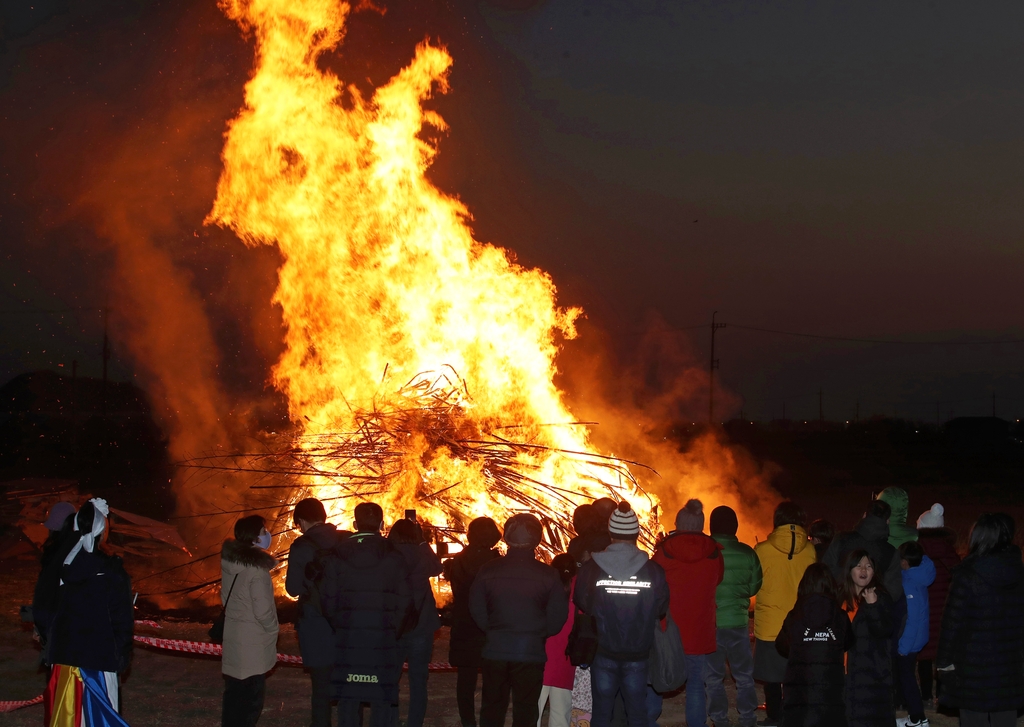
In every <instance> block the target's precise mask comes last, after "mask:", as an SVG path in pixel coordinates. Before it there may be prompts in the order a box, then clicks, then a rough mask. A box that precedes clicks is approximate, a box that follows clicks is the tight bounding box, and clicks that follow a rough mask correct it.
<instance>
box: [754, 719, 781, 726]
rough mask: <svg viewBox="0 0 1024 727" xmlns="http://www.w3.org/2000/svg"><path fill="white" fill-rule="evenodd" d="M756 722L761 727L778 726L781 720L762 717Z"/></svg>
mask: <svg viewBox="0 0 1024 727" xmlns="http://www.w3.org/2000/svg"><path fill="white" fill-rule="evenodd" d="M758 724H759V725H760V726H761V727H779V725H780V724H781V722H779V720H777V719H762V720H761V721H760V722H758Z"/></svg>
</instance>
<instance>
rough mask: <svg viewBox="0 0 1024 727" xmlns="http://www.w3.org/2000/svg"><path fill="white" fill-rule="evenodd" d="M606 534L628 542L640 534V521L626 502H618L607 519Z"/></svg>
mask: <svg viewBox="0 0 1024 727" xmlns="http://www.w3.org/2000/svg"><path fill="white" fill-rule="evenodd" d="M608 534H609V535H610V536H611V537H613V538H618V539H619V540H628V539H630V538H635V537H636V536H637V535H639V534H640V520H639V519H638V518H637V516H636V513H635V512H633V508H632V507H631V506H630V504H629V503H628V502H625V501H623V502H620V503H619V506H618V507H617V508H615V512H613V513H612V515H611V517H610V518H608Z"/></svg>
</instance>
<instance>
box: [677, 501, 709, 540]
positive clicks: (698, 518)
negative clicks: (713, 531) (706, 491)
mask: <svg viewBox="0 0 1024 727" xmlns="http://www.w3.org/2000/svg"><path fill="white" fill-rule="evenodd" d="M676 530H677V531H679V532H693V533H702V532H704V505H703V503H701V501H700V500H690V501H689V502H687V503H686V505H685V506H684V507H683V509H682V510H680V511H679V513H678V514H677V515H676Z"/></svg>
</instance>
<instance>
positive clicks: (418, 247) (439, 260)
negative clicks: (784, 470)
mask: <svg viewBox="0 0 1024 727" xmlns="http://www.w3.org/2000/svg"><path fill="white" fill-rule="evenodd" d="M222 8H223V9H224V10H225V12H226V13H227V14H228V15H229V17H231V18H232V19H234V20H236V21H237V22H239V24H240V25H241V26H242V27H243V28H244V29H246V30H247V31H251V32H253V33H254V35H255V37H256V42H257V60H256V67H255V70H254V73H253V76H252V78H251V79H250V81H249V82H248V84H247V85H246V89H245V108H244V109H243V110H242V111H241V113H240V114H239V116H238V117H237V118H236V119H234V121H232V122H231V124H230V128H229V131H228V134H227V141H226V144H225V147H224V152H223V160H224V172H223V175H222V176H221V179H220V183H219V185H218V189H217V199H216V202H215V203H214V207H213V210H212V212H211V213H210V215H209V218H208V221H209V222H214V223H217V224H220V225H223V226H226V227H230V228H231V229H233V230H234V231H235V232H236V233H237V234H238V235H239V236H240V237H241V238H242V240H243V241H245V243H246V244H249V245H260V244H276V245H277V246H278V247H279V248H280V250H281V253H282V256H283V259H284V263H283V265H282V267H281V269H280V272H279V277H280V280H279V287H278V289H277V293H276V295H275V299H274V300H275V302H276V303H277V304H279V305H280V306H281V308H282V311H283V317H284V321H285V323H286V325H287V334H286V352H285V353H284V354H283V355H282V358H281V360H280V361H279V362H278V364H277V365H276V367H275V368H274V371H273V382H274V384H275V386H277V387H278V388H279V389H280V390H281V391H282V392H284V393H285V394H286V396H287V398H288V402H289V408H290V414H291V417H292V420H293V421H294V422H296V423H297V424H298V425H299V426H300V427H301V429H302V436H300V437H298V438H297V441H299V442H303V441H313V440H315V438H317V437H322V436H325V435H330V434H331V433H332V432H350V431H352V428H353V427H354V425H355V422H356V419H355V415H354V413H353V412H354V411H360V410H364V411H365V410H367V409H371V408H373V407H374V406H375V404H376V402H378V401H379V400H380V399H381V398H382V397H383V398H388V397H393V396H395V395H396V392H398V390H399V389H401V388H402V387H403V386H404V385H405V384H406V383H407V382H409V381H413V380H416V379H417V377H421V375H422V374H423V372H428V371H440V370H441V369H442V368H444V367H448V368H450V369H452V370H454V371H456V372H458V374H459V375H460V376H462V377H464V380H465V381H466V382H467V388H466V391H465V395H464V396H463V397H462V399H461V401H460V402H459V405H460V408H461V410H462V411H464V412H465V413H466V415H467V416H468V417H469V418H470V419H471V420H472V421H473V422H474V424H475V425H476V428H477V429H478V430H479V431H481V432H492V431H495V430H496V429H497V428H499V427H502V426H507V425H515V426H516V427H517V431H518V432H519V436H520V437H521V438H522V439H521V441H529V442H532V443H536V444H540V445H543V446H546V447H550V448H553V449H560V450H571V451H577V452H595V451H596V450H594V449H593V447H592V446H591V445H590V443H589V437H588V434H587V433H586V431H585V430H583V429H581V428H580V427H568V426H550V425H552V424H561V423H568V422H572V421H573V420H574V417H573V415H572V414H571V412H570V411H569V409H568V407H567V405H566V402H565V401H564V397H563V394H562V393H561V392H560V391H559V390H558V388H557V387H556V386H555V384H554V381H553V379H554V375H555V372H556V367H555V356H556V354H557V352H558V349H559V345H558V341H559V339H560V338H563V339H571V338H573V337H574V336H575V335H576V332H575V327H574V321H575V320H576V318H577V317H578V316H579V315H580V310H578V309H575V308H569V309H564V308H560V307H559V306H558V305H557V304H556V301H555V286H554V284H553V282H552V280H551V278H550V277H549V276H548V275H547V274H546V273H544V272H542V271H540V270H528V269H525V268H522V267H520V266H519V265H517V264H515V263H514V262H512V261H511V260H510V259H509V256H508V255H507V254H506V252H505V251H504V250H502V249H501V248H498V247H495V246H493V245H489V244H483V243H480V242H477V241H476V240H474V239H473V236H472V232H471V230H470V228H469V224H468V222H469V219H470V215H469V212H468V211H467V209H466V208H465V207H464V206H463V205H462V203H461V202H459V201H458V200H457V199H455V198H454V197H452V196H449V195H446V194H444V193H443V192H441V191H440V190H438V189H437V188H436V187H434V186H433V185H432V184H431V183H430V182H429V181H428V180H427V178H426V176H425V173H426V170H427V168H428V167H429V165H430V163H431V161H432V159H433V157H434V155H435V153H436V149H435V148H434V147H432V146H431V145H430V144H429V143H427V142H425V141H424V140H423V139H422V138H421V137H420V134H421V132H422V131H423V129H424V127H425V126H427V125H429V126H432V127H434V128H436V129H439V130H444V129H445V128H446V126H445V123H444V121H443V119H441V118H440V116H438V115H437V114H436V113H434V112H432V111H429V110H425V109H424V108H423V102H424V101H426V100H427V99H429V98H430V96H431V94H432V93H433V91H434V90H435V89H437V90H440V91H442V92H444V91H446V90H447V81H446V76H447V73H448V70H449V68H450V66H451V63H452V59H451V57H450V56H449V55H448V53H447V52H446V50H445V49H444V48H440V47H437V46H434V45H431V44H429V43H426V42H424V43H421V44H420V45H419V46H418V47H417V48H416V54H415V57H414V58H413V60H412V61H411V62H410V63H409V65H408V66H407V67H405V68H404V69H402V70H401V71H400V72H399V73H398V74H397V75H396V76H395V77H394V78H392V79H391V80H390V81H389V82H388V83H387V84H386V85H384V86H381V87H380V88H378V89H377V90H376V92H375V93H374V94H373V97H372V99H370V100H369V101H367V100H366V99H364V98H363V97H362V95H361V94H360V92H359V91H358V90H357V89H356V88H355V87H354V86H348V87H345V86H344V85H343V84H342V82H341V80H339V79H338V78H337V77H336V76H335V75H333V74H332V73H331V72H329V71H324V70H321V69H320V68H319V67H318V66H317V61H318V58H319V57H320V55H321V54H323V53H324V52H325V51H328V50H331V49H333V48H334V47H335V46H336V45H337V44H338V43H339V42H340V41H341V39H342V37H343V34H344V25H345V20H346V18H347V16H348V14H349V11H350V6H349V5H348V4H346V3H338V2H336V1H334V0H224V1H223V2H222ZM382 376H383V377H384V378H383V381H382ZM449 381H450V379H449ZM437 385H438V386H440V385H441V384H437ZM419 440H423V441H419ZM408 446H409V447H410V451H411V452H412V455H413V456H410V457H409V458H408V459H407V461H406V465H405V467H406V469H407V471H406V472H405V474H404V475H403V477H402V478H401V479H400V480H398V483H399V484H398V485H392V487H391V491H389V492H387V493H384V494H382V495H381V496H380V497H379V498H376V499H378V500H379V501H381V503H382V504H383V505H384V507H385V511H386V513H387V517H388V519H389V520H391V519H394V518H397V517H400V516H401V510H402V508H406V507H417V508H419V510H420V512H422V513H423V514H424V515H425V519H426V520H428V521H429V522H432V523H434V524H439V525H440V524H444V525H448V526H452V525H456V523H453V522H452V513H451V512H450V511H441V510H440V509H436V508H434V509H431V507H430V506H428V507H426V508H424V506H423V501H422V500H421V499H420V498H421V497H422V496H423V494H424V493H427V492H436V491H438V490H440V489H441V488H444V487H448V486H452V485H456V484H457V485H459V486H460V488H461V492H462V493H463V494H462V495H461V496H460V505H461V508H462V511H463V514H464V515H466V516H469V517H475V516H479V515H491V516H494V517H496V518H497V519H499V522H500V521H501V519H503V517H502V516H507V515H509V514H511V513H513V512H516V511H521V510H522V509H523V507H522V505H521V504H519V503H517V502H515V501H513V500H509V499H507V498H501V497H495V496H494V495H493V493H491V492H489V491H488V488H487V481H486V478H487V473H486V472H484V471H482V469H481V466H480V465H479V463H476V464H474V463H472V462H467V461H464V460H460V459H459V458H458V457H455V456H453V455H452V454H451V452H450V451H449V450H447V449H445V448H444V447H441V448H434V449H432V448H431V445H430V444H429V443H428V442H427V441H426V438H424V437H418V436H412V437H410V444H409V445H408ZM538 452H539V453H538ZM518 457H519V459H520V460H521V461H522V463H523V464H524V466H527V467H529V468H530V469H531V471H532V473H533V474H532V475H531V476H532V477H534V478H535V479H537V480H540V481H543V482H547V483H551V484H554V485H557V486H558V487H559V488H561V489H565V490H569V491H571V492H572V493H574V499H575V500H576V501H577V502H583V501H585V500H589V499H593V498H595V497H601V496H608V495H611V496H613V497H617V498H620V499H628V500H630V501H631V502H632V503H633V504H634V506H635V507H636V508H637V509H638V511H641V512H643V513H645V516H644V517H645V520H646V522H647V524H648V525H649V526H653V524H654V523H655V522H656V510H657V508H656V507H655V506H656V504H657V501H656V500H655V499H653V498H650V497H648V496H647V495H646V494H644V493H643V492H641V491H640V490H639V489H638V488H637V487H636V486H635V484H634V483H633V482H631V481H626V480H623V479H622V478H620V477H617V476H615V475H614V474H613V473H610V472H609V471H608V470H607V469H606V468H600V467H590V466H588V465H587V464H586V463H585V462H584V463H582V464H581V463H580V462H578V461H576V462H569V461H567V460H566V459H565V458H562V457H557V456H554V455H552V454H550V453H544V452H543V451H541V450H534V451H533V453H531V454H522V453H521V454H519V455H518ZM334 464H335V466H337V467H338V468H344V467H345V463H343V462H337V463H334ZM620 480H621V481H620ZM308 485H309V486H311V488H312V490H313V491H314V492H315V493H316V494H317V496H318V497H320V498H321V499H323V500H326V501H329V502H331V503H332V505H333V507H332V508H331V509H333V512H331V515H332V516H334V517H336V516H338V515H340V514H342V512H343V510H344V507H345V506H344V505H343V504H342V503H345V502H346V500H344V499H337V498H342V497H343V496H344V490H343V488H342V486H340V485H338V484H336V480H333V479H331V478H328V477H324V478H315V479H314V481H313V482H312V483H308ZM535 496H536V497H537V498H539V499H540V500H542V501H543V502H544V503H545V504H546V505H549V506H550V511H549V513H548V514H549V515H553V516H555V517H558V518H568V517H570V516H571V510H572V503H571V502H569V503H566V502H565V501H564V500H558V501H555V500H554V499H551V498H547V496H546V495H545V494H544V493H537V494H536V495H535ZM546 498H547V499H546ZM458 524H464V522H463V523H458Z"/></svg>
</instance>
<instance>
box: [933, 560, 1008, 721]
mask: <svg viewBox="0 0 1024 727" xmlns="http://www.w3.org/2000/svg"><path fill="white" fill-rule="evenodd" d="M950 664H952V665H953V667H954V669H953V671H952V672H949V673H940V674H941V678H942V684H943V690H942V692H941V694H940V696H939V701H941V702H942V703H943V704H945V705H947V706H952V707H960V708H961V709H970V710H973V711H976V712H1002V711H1010V710H1016V709H1018V708H1020V707H1021V706H1024V565H1022V564H1021V555H1020V551H1019V550H1017V549H1016V548H1011V549H1010V550H1006V551H1003V552H1001V553H991V554H988V555H983V556H968V557H967V558H964V561H963V563H961V564H960V565H958V566H956V567H955V568H954V569H953V583H952V585H951V586H950V589H949V598H948V599H947V601H946V610H945V613H943V615H942V632H941V634H940V636H939V653H938V656H937V657H936V666H938V667H944V666H949V665H950Z"/></svg>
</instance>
